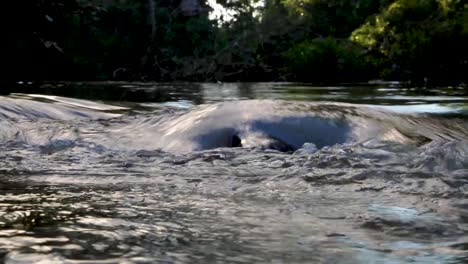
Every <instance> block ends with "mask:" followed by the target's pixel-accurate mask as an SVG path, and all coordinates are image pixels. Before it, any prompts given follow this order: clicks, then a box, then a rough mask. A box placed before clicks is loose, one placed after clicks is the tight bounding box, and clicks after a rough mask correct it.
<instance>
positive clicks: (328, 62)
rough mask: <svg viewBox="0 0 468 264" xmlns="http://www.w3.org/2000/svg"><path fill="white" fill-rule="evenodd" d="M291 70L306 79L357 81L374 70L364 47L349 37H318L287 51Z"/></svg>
mask: <svg viewBox="0 0 468 264" xmlns="http://www.w3.org/2000/svg"><path fill="white" fill-rule="evenodd" d="M285 57H286V59H287V61H288V65H289V67H290V70H291V72H293V73H295V74H296V75H297V77H298V78H299V79H301V80H306V81H328V82H330V81H357V80H366V79H368V78H369V77H370V76H371V75H372V73H371V67H369V65H370V64H369V61H368V60H367V57H366V56H365V55H364V50H363V49H362V48H361V47H359V46H358V45H355V44H353V43H352V42H350V41H347V40H338V39H334V38H317V39H313V40H311V41H304V42H301V43H299V44H297V45H294V46H293V47H292V48H291V49H290V50H288V51H287V52H286V53H285Z"/></svg>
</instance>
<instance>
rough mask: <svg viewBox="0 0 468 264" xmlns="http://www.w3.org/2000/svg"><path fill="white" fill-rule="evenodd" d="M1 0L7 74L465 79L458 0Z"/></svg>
mask: <svg viewBox="0 0 468 264" xmlns="http://www.w3.org/2000/svg"><path fill="white" fill-rule="evenodd" d="M8 2H9V3H8V4H6V5H5V6H4V9H3V10H4V13H5V14H4V17H6V16H7V15H8V17H9V18H8V19H7V21H5V22H4V23H3V24H4V25H5V26H7V30H5V31H4V32H3V44H4V45H3V46H4V47H3V48H2V49H1V50H2V51H1V52H2V53H3V54H2V55H3V56H2V57H3V58H4V59H3V60H2V61H1V63H2V64H3V65H2V66H3V67H2V69H4V70H2V71H3V74H2V75H3V76H4V77H5V78H7V79H10V80H108V79H113V80H156V81H173V80H186V81H238V80H240V81H285V80H287V81H310V82H354V81H364V80H369V79H381V78H383V79H391V80H401V81H412V82H417V83H421V84H427V83H438V84H440V83H446V84H459V83H463V82H465V83H466V82H467V80H468V48H467V47H468V3H467V2H466V0H263V1H260V0H218V1H217V3H218V5H221V6H222V7H223V8H224V9H223V10H224V12H223V13H222V14H220V12H217V13H216V12H214V11H215V10H214V9H213V8H211V7H210V6H209V5H208V2H210V1H206V2H204V1H203V0H199V1H197V0H93V1H85V0H28V1H8ZM211 2H214V1H211ZM217 10H219V9H217ZM6 13H8V14H6ZM210 14H211V15H213V14H217V15H218V17H217V18H215V19H214V18H213V17H211V18H210Z"/></svg>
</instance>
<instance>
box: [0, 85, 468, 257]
mask: <svg viewBox="0 0 468 264" xmlns="http://www.w3.org/2000/svg"><path fill="white" fill-rule="evenodd" d="M25 85H26V84H25ZM77 85H78V84H77ZM93 85H94V86H93ZM93 85H90V86H79V87H81V88H79V91H80V93H79V94H80V96H76V97H75V98H73V97H72V95H71V94H67V93H70V91H72V90H74V89H78V88H73V87H71V86H67V89H64V90H60V89H61V88H60V87H58V88H57V90H54V91H55V94H50V93H46V92H44V94H42V93H41V91H43V90H41V88H40V87H39V88H37V87H36V88H34V87H32V86H28V87H26V88H24V87H23V88H24V90H23V92H25V93H17V94H11V95H9V96H3V97H0V147H1V149H2V151H1V152H0V186H1V190H2V192H1V193H0V254H1V258H2V261H3V262H5V263H272V262H273V263H466V261H467V260H468V254H467V250H466V249H467V248H468V247H467V245H468V236H467V230H468V225H467V219H468V211H467V208H468V200H467V199H466V196H467V191H468V189H467V186H468V141H467V139H468V123H467V121H466V105H467V100H468V96H467V95H466V94H463V93H462V92H461V91H460V89H448V88H440V89H439V90H434V89H433V90H431V91H430V92H429V93H430V94H424V93H428V91H421V92H420V93H421V94H419V95H417V94H414V90H413V91H411V89H403V88H401V89H400V88H398V87H394V86H395V85H396V84H392V85H389V86H388V87H381V86H376V87H369V86H366V87H360V86H357V87H345V86H343V87H313V86H307V85H298V84H267V83H263V84H255V85H253V84H184V85H182V84H179V85H177V84H174V86H171V85H168V84H141V85H140V84H126V83H113V84H105V83H104V84H93ZM96 87H97V88H99V89H103V87H107V88H105V89H111V91H112V92H109V93H108V94H105V93H104V92H103V93H101V96H102V98H94V99H92V98H90V97H89V96H88V95H87V93H89V94H95V93H93V92H92V89H97V88H96ZM23 88H22V89H23ZM112 89H113V90H112ZM19 90H21V89H19ZM119 91H125V95H122V94H119ZM26 92H27V93H26ZM64 95H67V96H68V97H64ZM142 95H145V96H147V97H145V98H147V100H143V99H142V97H141V96H142ZM239 99H242V100H241V101H239ZM247 99H249V100H247ZM280 99H281V100H280ZM295 99H300V100H295ZM330 101H331V102H330ZM464 109H465V110H464Z"/></svg>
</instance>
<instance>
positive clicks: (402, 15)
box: [350, 0, 468, 81]
mask: <svg viewBox="0 0 468 264" xmlns="http://www.w3.org/2000/svg"><path fill="white" fill-rule="evenodd" d="M466 16H467V6H466V4H464V3H463V1H460V0H398V1H395V2H394V3H392V4H391V5H389V6H388V7H387V8H386V9H385V10H384V11H383V12H382V13H381V14H379V15H377V16H375V17H373V18H372V19H370V20H369V21H368V22H367V23H365V24H364V25H362V26H361V27H359V28H358V29H356V30H355V31H354V32H353V33H352V34H351V37H350V39H351V40H352V41H354V42H356V43H358V44H360V45H362V46H364V47H366V48H368V49H371V50H375V51H378V52H380V53H381V54H383V55H384V56H385V57H387V58H388V60H390V61H392V62H393V63H394V64H395V66H396V67H395V69H396V70H395V71H394V72H393V74H392V75H393V76H394V77H396V78H403V79H410V80H423V79H426V80H427V79H429V80H430V79H436V80H444V81H449V80H451V79H453V80H456V81H460V80H462V79H464V78H465V80H466V77H463V76H464V75H465V73H466V72H467V70H468V68H467V66H468V65H467V60H468V51H467V49H466V46H467V44H468V34H467V32H468V31H466V23H467V22H466Z"/></svg>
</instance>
